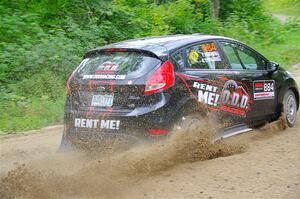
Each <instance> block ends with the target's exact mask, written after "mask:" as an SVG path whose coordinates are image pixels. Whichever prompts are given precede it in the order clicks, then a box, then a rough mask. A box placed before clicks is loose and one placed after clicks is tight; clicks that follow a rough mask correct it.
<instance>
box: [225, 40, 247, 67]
mask: <svg viewBox="0 0 300 199" xmlns="http://www.w3.org/2000/svg"><path fill="white" fill-rule="evenodd" d="M221 47H222V49H223V51H224V53H225V55H226V56H227V59H228V62H229V64H230V68H231V69H234V70H243V69H244V68H243V66H242V64H241V62H240V60H239V58H238V56H237V52H236V50H235V46H234V44H231V43H226V42H221Z"/></svg>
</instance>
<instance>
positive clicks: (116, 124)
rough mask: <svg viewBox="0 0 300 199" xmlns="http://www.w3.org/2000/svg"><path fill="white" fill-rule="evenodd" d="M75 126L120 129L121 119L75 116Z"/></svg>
mask: <svg viewBox="0 0 300 199" xmlns="http://www.w3.org/2000/svg"><path fill="white" fill-rule="evenodd" d="M74 127H75V128H91V129H97V128H100V129H110V130H119V128H120V120H98V119H84V118H75V121H74Z"/></svg>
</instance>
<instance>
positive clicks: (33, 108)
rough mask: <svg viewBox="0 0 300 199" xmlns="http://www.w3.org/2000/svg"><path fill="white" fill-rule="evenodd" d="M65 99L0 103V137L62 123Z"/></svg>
mask: <svg viewBox="0 0 300 199" xmlns="http://www.w3.org/2000/svg"><path fill="white" fill-rule="evenodd" d="M64 102H65V97H61V98H60V99H58V100H56V101H49V100H47V99H38V98H37V99H32V100H31V101H29V102H28V101H27V102H22V101H14V100H11V101H6V102H1V103H0V109H1V115H0V135H1V134H9V133H15V132H21V131H26V130H31V129H39V128H42V127H45V126H49V125H53V124H57V123H61V122H62V121H63V107H64Z"/></svg>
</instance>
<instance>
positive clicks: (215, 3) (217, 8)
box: [212, 0, 220, 19]
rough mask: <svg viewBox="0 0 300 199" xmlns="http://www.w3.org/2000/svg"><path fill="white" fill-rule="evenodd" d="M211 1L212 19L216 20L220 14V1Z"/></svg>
mask: <svg viewBox="0 0 300 199" xmlns="http://www.w3.org/2000/svg"><path fill="white" fill-rule="evenodd" d="M212 1H213V5H212V6H213V17H214V18H216V19H218V18H219V13H220V0H212Z"/></svg>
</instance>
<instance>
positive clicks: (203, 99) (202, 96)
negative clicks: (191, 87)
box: [198, 90, 208, 104]
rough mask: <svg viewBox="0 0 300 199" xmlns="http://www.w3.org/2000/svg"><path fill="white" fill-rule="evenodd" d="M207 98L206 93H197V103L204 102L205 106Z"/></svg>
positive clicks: (200, 91)
mask: <svg viewBox="0 0 300 199" xmlns="http://www.w3.org/2000/svg"><path fill="white" fill-rule="evenodd" d="M207 97H208V92H203V91H202V90H199V91H198V101H199V102H204V103H205V104H207Z"/></svg>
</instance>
